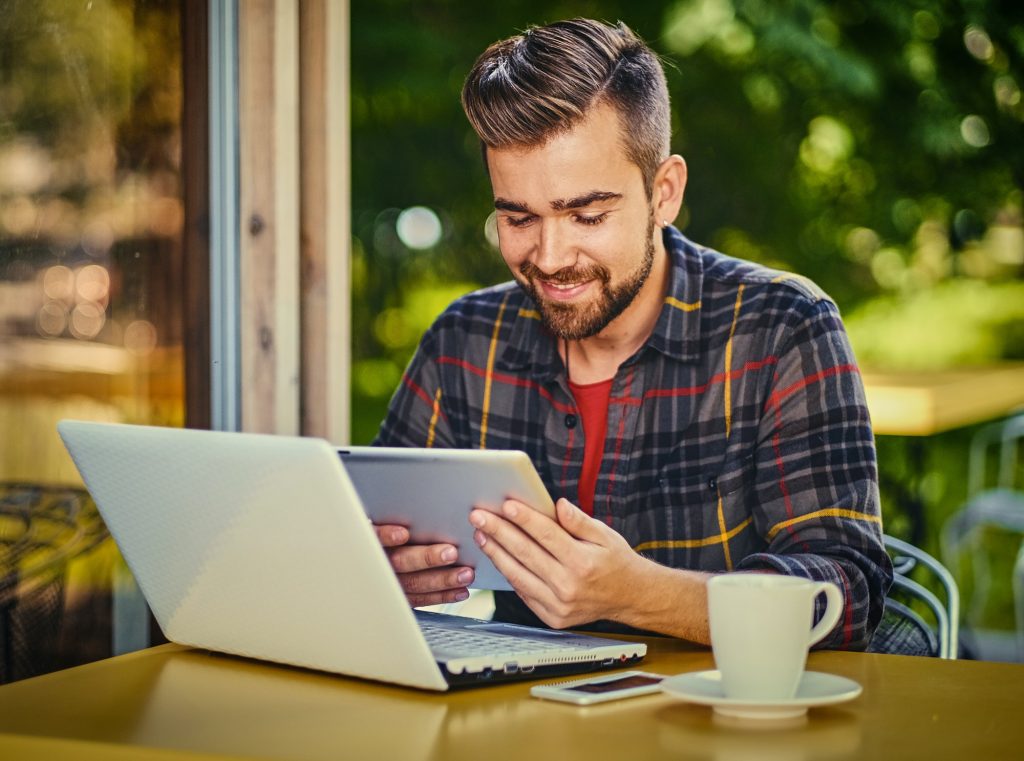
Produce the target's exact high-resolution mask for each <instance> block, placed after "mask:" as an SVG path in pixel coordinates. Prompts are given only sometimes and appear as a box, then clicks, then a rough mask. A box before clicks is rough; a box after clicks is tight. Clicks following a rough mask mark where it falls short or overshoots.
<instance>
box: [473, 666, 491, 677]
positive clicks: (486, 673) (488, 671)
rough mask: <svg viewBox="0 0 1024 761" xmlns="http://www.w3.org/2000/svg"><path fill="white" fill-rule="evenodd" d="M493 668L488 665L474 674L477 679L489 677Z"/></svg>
mask: <svg viewBox="0 0 1024 761" xmlns="http://www.w3.org/2000/svg"><path fill="white" fill-rule="evenodd" d="M492 673H493V669H492V668H491V667H490V666H487V667H485V668H484V670H483V671H481V672H480V673H479V674H477V675H476V678H477V679H490V678H491V674H492Z"/></svg>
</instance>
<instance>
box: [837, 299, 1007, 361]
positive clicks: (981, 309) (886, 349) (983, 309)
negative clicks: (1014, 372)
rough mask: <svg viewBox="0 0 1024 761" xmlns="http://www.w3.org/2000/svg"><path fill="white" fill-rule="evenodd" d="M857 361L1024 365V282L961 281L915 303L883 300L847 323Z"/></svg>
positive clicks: (865, 306) (860, 310) (866, 305)
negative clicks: (1006, 362) (1013, 362)
mask: <svg viewBox="0 0 1024 761" xmlns="http://www.w3.org/2000/svg"><path fill="white" fill-rule="evenodd" d="M845 322H846V327H847V330H848V331H849V333H850V340H851V341H852V342H853V344H854V346H856V347H857V360H858V361H859V362H860V363H861V364H863V365H866V366H869V367H872V368H884V369H896V370H940V369H945V368H950V367H959V366H964V365H986V364H994V363H995V362H998V361H999V360H1000V359H1016V360H1024V282H1020V281H1016V282H1009V283H998V284H991V283H985V282H982V281H978V280H964V279H955V280H947V281H944V282H941V283H939V284H937V285H936V286H934V287H933V288H931V289H928V290H923V291H919V292H917V293H915V294H913V295H911V296H909V297H897V296H882V297H878V298H876V299H873V300H871V301H868V302H865V303H864V304H862V305H861V306H860V307H859V308H858V309H857V310H855V311H854V312H852V313H851V314H849V315H846V317H845Z"/></svg>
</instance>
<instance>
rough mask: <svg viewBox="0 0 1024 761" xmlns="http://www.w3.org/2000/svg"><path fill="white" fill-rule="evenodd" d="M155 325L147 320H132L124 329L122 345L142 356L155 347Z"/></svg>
mask: <svg viewBox="0 0 1024 761" xmlns="http://www.w3.org/2000/svg"><path fill="white" fill-rule="evenodd" d="M156 339H157V334H156V326H154V325H153V323H151V322H150V321H149V320H132V321H131V322H130V323H128V327H126V328H125V329H124V347H125V348H126V349H127V350H128V351H130V352H131V353H132V354H136V355H139V356H142V355H144V354H149V353H150V352H151V351H153V349H154V348H156Z"/></svg>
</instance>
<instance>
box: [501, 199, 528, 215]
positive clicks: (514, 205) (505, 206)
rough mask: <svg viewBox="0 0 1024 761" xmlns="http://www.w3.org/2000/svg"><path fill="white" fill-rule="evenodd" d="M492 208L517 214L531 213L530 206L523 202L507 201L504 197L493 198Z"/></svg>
mask: <svg viewBox="0 0 1024 761" xmlns="http://www.w3.org/2000/svg"><path fill="white" fill-rule="evenodd" d="M494 208H495V209H498V210H500V211H514V212H517V213H519V214H533V212H532V211H530V207H529V206H527V205H526V204H525V203H519V202H518V201H509V200H507V199H505V198H495V199H494Z"/></svg>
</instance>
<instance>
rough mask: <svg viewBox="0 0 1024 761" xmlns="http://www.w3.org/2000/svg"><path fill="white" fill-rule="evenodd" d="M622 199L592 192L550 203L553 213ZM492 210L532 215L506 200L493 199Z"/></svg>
mask: <svg viewBox="0 0 1024 761" xmlns="http://www.w3.org/2000/svg"><path fill="white" fill-rule="evenodd" d="M620 198H622V193H612V192H611V191H610V190H592V191H590V192H589V193H584V194H583V195H581V196H576V197H575V198H569V199H568V200H567V199H564V198H556V199H555V200H554V201H552V202H551V208H552V209H553V210H554V211H565V210H566V209H583V208H586V207H587V206H590V204H592V203H599V202H601V201H617V200H618V199H620ZM494 208H495V209H499V210H500V211H513V212H516V213H517V214H533V212H532V211H531V210H530V207H529V206H527V205H526V204H525V203H521V202H519V201H509V200H508V199H507V198H495V199H494Z"/></svg>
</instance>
